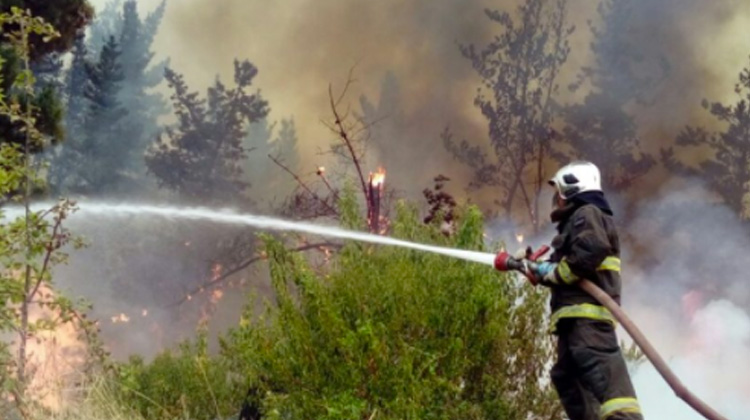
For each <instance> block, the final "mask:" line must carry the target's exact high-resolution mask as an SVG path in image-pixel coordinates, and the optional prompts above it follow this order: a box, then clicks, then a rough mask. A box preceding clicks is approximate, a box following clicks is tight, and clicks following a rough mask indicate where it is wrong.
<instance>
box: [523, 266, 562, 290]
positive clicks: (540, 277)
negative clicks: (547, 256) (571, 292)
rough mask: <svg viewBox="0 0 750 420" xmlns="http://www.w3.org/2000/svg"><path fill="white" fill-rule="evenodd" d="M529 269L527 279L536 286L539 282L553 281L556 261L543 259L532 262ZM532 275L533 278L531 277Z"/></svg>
mask: <svg viewBox="0 0 750 420" xmlns="http://www.w3.org/2000/svg"><path fill="white" fill-rule="evenodd" d="M530 268H531V269H530V270H529V271H530V273H529V280H531V283H532V284H534V286H536V285H537V284H539V283H545V282H546V283H554V277H555V268H557V263H553V262H549V261H544V262H540V263H537V264H534V265H533V266H531V267H530ZM532 277H533V278H532Z"/></svg>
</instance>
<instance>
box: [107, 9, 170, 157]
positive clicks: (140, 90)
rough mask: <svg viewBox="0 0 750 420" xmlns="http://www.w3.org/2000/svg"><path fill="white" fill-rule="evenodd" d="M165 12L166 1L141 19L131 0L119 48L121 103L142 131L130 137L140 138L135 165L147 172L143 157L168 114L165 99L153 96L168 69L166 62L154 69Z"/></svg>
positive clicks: (130, 123) (124, 12)
mask: <svg viewBox="0 0 750 420" xmlns="http://www.w3.org/2000/svg"><path fill="white" fill-rule="evenodd" d="M165 9H166V1H162V2H161V4H160V5H159V6H158V7H157V8H156V10H154V11H153V12H152V13H150V14H149V15H148V16H146V18H145V19H141V17H140V16H139V15H138V11H137V9H136V2H135V0H128V1H126V2H125V3H124V5H123V10H122V32H121V33H120V38H119V45H120V49H121V56H120V63H121V66H122V70H123V82H122V87H121V89H120V92H119V99H120V101H121V102H122V105H123V107H124V108H125V109H127V110H128V111H129V112H128V115H127V116H126V117H125V120H126V124H127V125H128V126H129V127H131V128H133V127H138V131H137V132H131V133H129V136H131V137H136V139H135V140H133V144H134V153H133V155H134V156H133V158H134V159H133V163H134V164H135V165H136V166H137V167H138V168H144V165H145V164H144V162H143V154H144V152H145V150H146V147H147V146H148V144H149V143H150V142H151V141H152V140H153V138H154V136H155V135H156V133H157V131H158V128H157V120H158V118H159V117H160V116H162V115H164V114H166V112H167V107H166V103H165V101H164V99H163V98H162V95H161V94H160V93H152V92H150V90H151V89H153V88H155V87H156V86H158V85H159V84H161V82H162V81H163V80H164V79H163V74H164V69H165V68H166V65H167V63H166V61H163V62H161V63H156V65H153V63H152V60H153V57H154V53H153V52H152V51H151V47H152V44H153V42H154V37H155V36H156V32H157V31H158V29H159V25H160V23H161V20H162V18H163V16H164V12H165Z"/></svg>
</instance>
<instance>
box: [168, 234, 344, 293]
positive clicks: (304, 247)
mask: <svg viewBox="0 0 750 420" xmlns="http://www.w3.org/2000/svg"><path fill="white" fill-rule="evenodd" d="M340 247H341V245H340V244H336V243H333V242H319V243H313V244H306V245H302V246H299V247H297V248H292V249H289V250H288V251H289V252H304V251H309V250H313V249H323V248H340ZM267 259H268V257H267V256H264V255H258V256H255V257H253V258H250V259H248V260H247V261H244V262H242V263H240V264H238V265H237V266H235V267H233V268H232V269H230V270H228V271H226V272H224V273H222V274H221V275H220V276H218V277H216V278H213V279H211V280H210V281H208V282H205V283H203V284H201V285H200V286H198V287H196V288H194V289H192V290H191V291H190V292H188V293H187V294H186V295H185V297H183V298H182V299H181V300H180V301H179V302H176V303H174V304H172V305H170V306H179V305H182V304H183V303H185V302H187V301H188V300H189V297H188V296H194V295H196V294H198V293H200V292H202V291H205V290H208V289H210V288H214V287H216V286H218V285H220V284H222V283H223V282H225V281H226V280H227V279H228V278H229V277H231V276H232V275H234V274H236V273H239V272H240V271H242V270H244V269H246V268H248V267H250V266H251V265H253V264H255V263H257V262H259V261H264V260H267Z"/></svg>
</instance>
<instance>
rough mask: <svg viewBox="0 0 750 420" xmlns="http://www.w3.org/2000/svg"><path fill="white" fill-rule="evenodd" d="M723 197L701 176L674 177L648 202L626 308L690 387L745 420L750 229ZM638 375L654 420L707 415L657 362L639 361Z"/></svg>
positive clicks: (632, 230)
mask: <svg viewBox="0 0 750 420" xmlns="http://www.w3.org/2000/svg"><path fill="white" fill-rule="evenodd" d="M691 184H692V186H691ZM715 201H716V200H715V197H714V196H713V194H711V193H710V192H709V191H706V190H705V189H704V188H702V186H701V185H700V183H699V182H698V181H695V180H693V182H690V183H682V184H678V183H672V184H669V185H667V186H666V187H665V188H664V189H663V190H662V191H661V198H658V199H654V200H650V201H649V203H648V204H645V203H644V204H643V205H641V206H640V208H639V211H638V214H637V217H636V219H635V220H634V221H633V222H632V223H629V224H628V225H627V226H623V232H626V233H627V234H628V235H630V236H631V241H630V244H637V245H638V246H637V247H634V246H632V245H631V246H629V247H628V249H627V251H628V253H629V255H628V260H629V261H628V262H627V263H626V264H624V268H623V270H624V271H623V281H624V284H625V286H624V307H625V309H626V311H627V312H629V313H630V314H631V316H632V318H633V319H634V320H635V322H636V323H637V324H638V325H639V326H640V327H641V329H642V330H643V331H644V333H645V334H646V336H647V337H649V339H650V340H652V342H653V344H654V345H655V346H656V348H657V349H658V350H659V352H660V353H661V354H662V356H663V357H664V358H665V359H666V360H667V361H668V362H669V364H670V366H671V367H672V368H673V369H674V370H675V372H676V373H677V375H678V376H679V377H680V378H681V379H682V380H683V382H684V383H685V385H687V386H688V387H689V388H690V389H691V390H692V391H693V392H695V393H696V394H697V395H698V396H699V397H701V398H703V399H704V400H705V401H707V402H708V403H709V404H711V405H712V406H714V408H716V409H717V410H719V411H720V412H721V413H722V414H723V415H725V416H727V417H728V418H737V419H739V418H743V417H744V416H745V415H746V413H747V412H748V410H750V402H749V400H748V398H747V396H748V395H750V378H749V377H748V375H747V372H750V361H748V359H747V355H748V354H750V314H749V313H748V312H747V310H746V309H744V308H747V307H748V305H750V283H749V282H748V281H747V279H748V276H747V265H746V264H747V258H746V253H747V249H750V239H749V238H750V236H748V231H747V226H744V225H742V224H740V223H739V222H738V221H737V217H736V215H734V214H732V213H731V211H729V210H728V209H727V208H726V207H724V206H723V205H721V204H716V203H715ZM636 249H637V252H635V250H636ZM623 334H624V333H623ZM623 336H625V335H623ZM625 337H626V336H625ZM633 379H634V382H635V386H636V389H637V391H638V394H639V398H640V400H641V402H642V405H643V408H644V410H645V414H646V417H647V418H679V419H685V420H688V419H690V420H692V419H696V420H697V419H700V418H701V417H700V416H699V415H697V414H695V413H694V412H693V411H692V410H691V409H690V408H689V407H687V405H686V404H684V403H683V402H682V401H680V400H679V399H678V398H676V397H675V396H674V394H673V392H672V391H671V390H669V388H668V387H667V385H666V383H665V382H664V381H663V379H662V378H661V377H660V376H658V374H657V372H656V371H655V370H654V369H653V367H652V366H651V365H650V364H648V363H644V364H642V365H640V366H639V367H638V368H636V369H635V375H634V378H633Z"/></svg>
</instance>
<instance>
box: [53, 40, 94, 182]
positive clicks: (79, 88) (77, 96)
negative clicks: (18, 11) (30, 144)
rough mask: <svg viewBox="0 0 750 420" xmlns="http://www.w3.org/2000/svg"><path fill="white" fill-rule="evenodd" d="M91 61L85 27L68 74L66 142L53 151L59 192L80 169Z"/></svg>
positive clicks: (73, 53) (76, 46) (55, 180)
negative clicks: (88, 67)
mask: <svg viewBox="0 0 750 420" xmlns="http://www.w3.org/2000/svg"><path fill="white" fill-rule="evenodd" d="M87 63H88V49H87V48H86V35H85V32H83V31H82V32H81V33H79V34H78V38H77V39H76V42H75V45H74V46H73V51H72V60H71V63H70V68H69V69H68V71H67V74H66V76H65V85H64V94H65V95H64V96H65V118H64V125H65V142H63V143H62V144H59V145H57V146H56V147H55V148H54V150H52V151H51V157H50V169H49V173H48V183H49V186H50V188H51V189H52V191H53V192H55V193H60V192H62V191H63V190H65V189H66V188H67V186H68V183H69V182H70V177H71V176H73V174H74V173H75V172H76V171H77V170H78V169H79V168H78V163H80V160H81V159H80V157H81V153H82V149H83V137H84V131H83V124H84V121H85V118H86V114H87V112H88V100H87V99H86V97H85V96H84V91H85V89H86V85H87V84H88V74H87V73H86V65H87Z"/></svg>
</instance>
